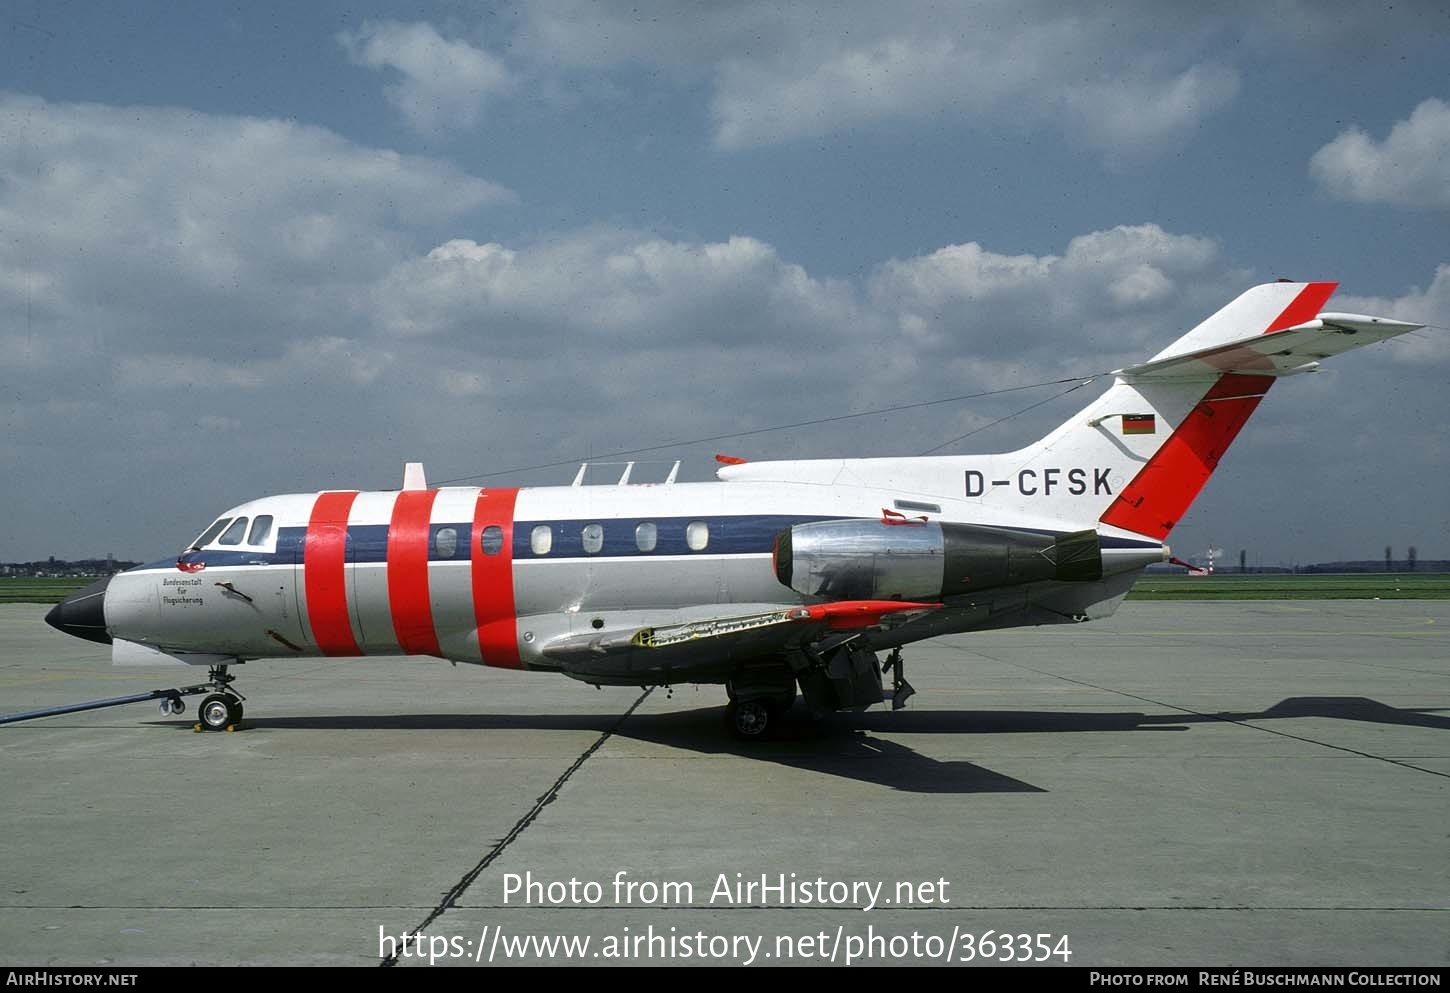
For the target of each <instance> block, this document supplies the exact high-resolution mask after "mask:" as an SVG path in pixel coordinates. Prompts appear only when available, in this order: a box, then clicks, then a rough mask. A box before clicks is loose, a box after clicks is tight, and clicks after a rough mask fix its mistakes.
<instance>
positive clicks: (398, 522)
mask: <svg viewBox="0 0 1450 993" xmlns="http://www.w3.org/2000/svg"><path fill="white" fill-rule="evenodd" d="M437 498H438V491H437V490H406V491H404V492H402V493H399V494H398V499H397V501H396V502H395V503H394V504H393V519H392V522H391V523H390V524H389V526H388V609H389V611H390V612H391V613H392V615H393V632H394V633H395V634H396V635H397V639H398V644H399V645H400V646H401V647H402V649H403V654H405V655H439V654H441V653H440V652H439V650H438V632H437V630H436V629H435V628H434V627H433V603H432V598H431V596H430V593H429V589H428V524H429V522H430V521H431V520H432V518H433V501H434V500H436V499H437Z"/></svg>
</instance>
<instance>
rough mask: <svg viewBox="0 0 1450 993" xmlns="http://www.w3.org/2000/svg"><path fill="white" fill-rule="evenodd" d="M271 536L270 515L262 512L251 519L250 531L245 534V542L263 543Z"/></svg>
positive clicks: (252, 543) (250, 543) (251, 543)
mask: <svg viewBox="0 0 1450 993" xmlns="http://www.w3.org/2000/svg"><path fill="white" fill-rule="evenodd" d="M271 536H272V515H271V514H262V515H260V516H258V517H257V518H256V519H254V520H253V521H252V533H251V534H249V535H247V544H249V545H265V544H266V543H267V539H268V538H270V537H271Z"/></svg>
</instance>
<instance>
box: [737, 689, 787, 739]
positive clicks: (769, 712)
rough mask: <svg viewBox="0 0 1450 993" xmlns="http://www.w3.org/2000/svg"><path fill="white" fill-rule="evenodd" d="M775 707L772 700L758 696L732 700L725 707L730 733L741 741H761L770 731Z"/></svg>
mask: <svg viewBox="0 0 1450 993" xmlns="http://www.w3.org/2000/svg"><path fill="white" fill-rule="evenodd" d="M774 716H775V714H774V708H773V707H772V706H771V705H770V701H768V700H763V699H760V698H758V697H756V698H752V699H749V700H732V701H731V702H730V706H729V707H726V708H725V719H726V721H727V723H728V724H729V727H730V733H731V734H733V735H735V737H737V738H739V739H740V740H741V741H760V740H761V739H762V738H764V737H765V736H766V735H767V734H768V733H769V732H770V729H771V728H770V726H771V718H772V717H774Z"/></svg>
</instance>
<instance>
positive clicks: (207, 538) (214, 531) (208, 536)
mask: <svg viewBox="0 0 1450 993" xmlns="http://www.w3.org/2000/svg"><path fill="white" fill-rule="evenodd" d="M231 522H232V519H231V518H230V517H223V518H221V519H220V520H218V521H217V522H216V523H215V524H213V525H212V526H211V527H209V528H207V529H206V530H205V531H203V532H202V533H201V537H200V538H198V539H196V540H195V541H193V542H192V543H191V545H190V547H191V548H205V547H206V546H207V545H210V544H211V543H212V542H214V541H216V536H217V535H219V534H221V533H222V531H224V530H226V526H227V525H228V524H230V523H231Z"/></svg>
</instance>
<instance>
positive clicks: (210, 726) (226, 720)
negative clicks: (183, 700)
mask: <svg viewBox="0 0 1450 993" xmlns="http://www.w3.org/2000/svg"><path fill="white" fill-rule="evenodd" d="M197 716H198V717H199V718H200V719H201V726H202V729H203V730H206V731H225V730H226V729H227V728H228V727H231V726H234V725H237V724H240V723H242V701H240V700H238V699H237V698H236V697H234V696H229V695H226V694H223V693H213V694H212V695H211V696H209V697H207V698H206V699H205V700H203V701H202V702H201V707H200V708H199V709H198V710H197Z"/></svg>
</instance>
